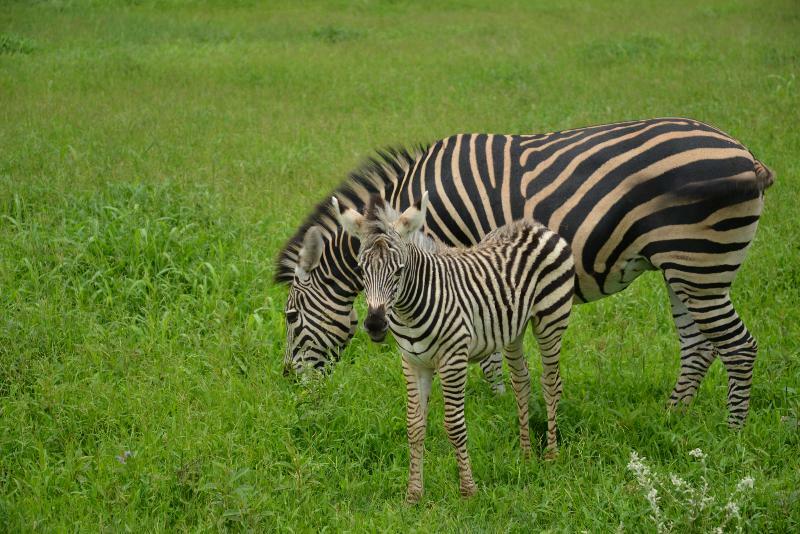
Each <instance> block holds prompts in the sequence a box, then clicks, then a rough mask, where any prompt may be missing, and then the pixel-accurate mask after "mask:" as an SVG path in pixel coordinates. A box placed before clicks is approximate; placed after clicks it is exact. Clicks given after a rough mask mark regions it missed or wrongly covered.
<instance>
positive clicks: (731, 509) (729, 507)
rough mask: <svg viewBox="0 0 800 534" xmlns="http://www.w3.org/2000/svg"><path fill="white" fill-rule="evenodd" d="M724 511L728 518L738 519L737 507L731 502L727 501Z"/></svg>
mask: <svg viewBox="0 0 800 534" xmlns="http://www.w3.org/2000/svg"><path fill="white" fill-rule="evenodd" d="M725 511H726V512H728V515H729V516H730V517H736V518H738V517H739V505H738V504H736V503H735V502H733V501H728V504H726V505H725Z"/></svg>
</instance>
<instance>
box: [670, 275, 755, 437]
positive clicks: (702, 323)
mask: <svg viewBox="0 0 800 534" xmlns="http://www.w3.org/2000/svg"><path fill="white" fill-rule="evenodd" d="M674 289H675V293H677V295H678V297H680V299H681V301H682V302H683V303H684V305H685V306H686V308H687V309H688V310H689V312H690V313H691V314H692V318H693V319H694V321H695V323H697V326H698V327H699V328H700V331H701V332H703V334H704V335H705V336H706V338H707V339H708V340H709V341H711V343H712V344H713V345H714V347H715V348H716V350H717V354H719V358H720V360H722V364H723V365H724V366H725V370H726V371H727V372H728V425H729V426H730V427H731V428H741V426H742V425H743V424H744V421H745V419H746V418H747V412H748V409H749V407H750V385H751V383H752V381H753V364H754V363H755V359H756V354H757V353H758V344H757V343H756V340H755V339H754V338H753V336H751V335H750V332H748V331H747V328H746V327H745V326H744V323H743V322H742V320H741V319H740V318H739V315H738V314H737V313H736V310H735V309H734V308H733V303H732V302H731V300H730V296H729V295H728V293H727V291H726V292H725V293H723V294H721V295H703V294H689V293H687V292H685V291H683V290H682V288H681V287H680V286H678V287H675V288H674Z"/></svg>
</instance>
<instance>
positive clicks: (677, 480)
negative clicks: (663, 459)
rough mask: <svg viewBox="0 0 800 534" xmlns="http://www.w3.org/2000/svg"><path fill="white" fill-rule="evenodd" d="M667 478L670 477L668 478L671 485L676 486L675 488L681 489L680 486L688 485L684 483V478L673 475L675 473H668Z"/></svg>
mask: <svg viewBox="0 0 800 534" xmlns="http://www.w3.org/2000/svg"><path fill="white" fill-rule="evenodd" d="M669 478H670V480H671V481H672V485H673V486H675V488H676V489H681V488H684V487H686V486H687V485H688V484H687V483H686V481H685V480H683V479H682V478H681V477H679V476H675V475H673V474H670V475H669Z"/></svg>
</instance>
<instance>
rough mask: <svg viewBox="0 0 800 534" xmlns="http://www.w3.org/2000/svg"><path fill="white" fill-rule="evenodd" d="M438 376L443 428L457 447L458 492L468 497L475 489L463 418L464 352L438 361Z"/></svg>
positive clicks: (465, 359) (465, 366)
mask: <svg viewBox="0 0 800 534" xmlns="http://www.w3.org/2000/svg"><path fill="white" fill-rule="evenodd" d="M438 371H439V377H440V378H441V381H442V396H443V397H444V428H445V430H446V431H447V437H448V438H449V439H450V443H452V444H453V447H454V448H455V450H456V460H457V461H458V477H459V481H460V488H461V495H462V496H463V497H471V496H472V495H474V494H475V492H476V491H477V487H476V486H475V481H474V480H473V478H472V466H471V465H470V461H469V452H467V421H466V419H465V418H464V391H465V389H466V384H467V354H466V352H459V353H456V354H453V355H451V356H449V357H443V358H441V360H440V361H439V369H438Z"/></svg>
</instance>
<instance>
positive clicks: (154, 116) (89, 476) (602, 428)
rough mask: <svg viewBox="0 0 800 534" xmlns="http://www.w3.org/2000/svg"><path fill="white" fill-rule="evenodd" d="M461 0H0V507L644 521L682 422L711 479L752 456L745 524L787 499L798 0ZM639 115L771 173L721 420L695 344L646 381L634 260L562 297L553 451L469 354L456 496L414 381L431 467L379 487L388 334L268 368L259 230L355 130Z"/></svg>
mask: <svg viewBox="0 0 800 534" xmlns="http://www.w3.org/2000/svg"><path fill="white" fill-rule="evenodd" d="M462 4H464V5H462ZM486 4H487V5H484V3H483V2H466V3H461V2H444V3H442V5H441V6H440V7H439V8H438V9H435V10H434V9H432V8H430V7H429V6H428V3H423V2H419V3H417V2H410V1H409V2H404V1H396V2H389V1H387V2H379V1H366V0H365V1H361V2H355V3H350V2H336V3H325V4H310V3H302V4H300V3H294V2H292V3H289V2H287V3H282V4H277V3H271V4H270V7H261V6H260V3H259V2H245V1H243V2H230V3H229V4H226V5H221V4H219V3H216V2H169V1H164V2H155V1H153V2H150V1H146V0H143V1H141V2H136V1H131V2H99V1H90V0H87V1H82V0H51V1H41V2H35V3H33V2H11V3H8V2H7V3H5V4H4V6H3V9H2V10H0V310H1V311H0V525H2V526H0V530H10V531H17V530H26V531H27V530H41V531H54V530H55V531H67V530H81V531H83V530H108V531H120V530H123V529H127V530H135V531H145V530H146V531H151V530H207V529H232V530H239V529H254V530H257V531H258V530H267V529H270V528H274V527H279V528H282V529H289V528H292V529H294V530H296V531H309V530H317V529H321V528H324V527H327V528H329V529H332V530H348V529H352V530H356V529H365V530H420V531H421V530H425V531H427V530H430V529H438V530H441V531H464V530H475V531H483V530H488V531H506V530H520V531H530V530H542V529H551V530H555V531H578V530H582V529H583V530H589V531H609V530H617V529H622V530H625V531H634V532H638V531H650V530H651V529H652V526H651V525H652V524H651V523H650V521H649V519H648V518H647V515H648V513H649V512H648V508H647V503H646V501H645V499H644V497H643V495H642V493H641V491H640V490H639V489H638V488H637V486H636V484H635V481H634V479H633V477H632V476H631V474H630V473H628V472H627V470H626V464H627V462H628V458H629V455H630V452H631V450H636V451H638V452H639V453H640V454H642V455H644V456H646V457H647V458H648V460H649V462H650V464H651V466H652V467H653V468H654V469H656V470H658V471H659V472H662V473H669V472H672V473H675V474H678V475H680V476H684V477H687V478H691V476H694V475H696V469H695V467H694V464H693V462H692V461H691V460H690V459H689V458H688V456H687V452H688V451H689V450H691V449H694V448H695V447H700V448H702V449H703V450H704V451H706V452H707V453H709V455H710V458H709V466H710V472H709V483H710V484H711V487H712V490H713V491H714V492H715V493H716V494H718V495H727V493H728V492H729V491H730V490H731V489H732V488H733V487H734V486H735V485H736V483H737V481H738V480H739V479H741V478H742V477H743V476H745V475H752V476H754V477H755V480H756V484H755V489H754V491H753V493H752V498H751V499H750V500H749V501H748V503H747V504H746V505H745V507H744V509H743V515H744V516H745V517H746V518H747V525H748V526H749V528H751V529H753V530H758V531H776V532H777V531H792V530H794V531H796V530H797V529H798V528H800V492H798V490H797V488H798V487H800V460H799V459H798V458H799V455H798V450H800V449H799V448H798V447H800V430H799V429H798V426H797V420H798V418H799V417H800V395H798V390H797V388H798V387H800V384H798V377H800V311H798V307H797V303H798V301H800V261H799V260H800V246H798V241H797V236H798V230H800V224H799V223H798V222H797V216H798V211H797V210H798V208H797V206H798V205H800V194H798V186H800V182H799V181H798V178H797V177H798V174H800V164H798V159H797V156H798V153H800V133H799V132H800V130H798V124H799V123H800V106H798V102H800V98H798V97H799V96H800V95H799V94H798V80H797V77H798V74H800V41H799V40H798V39H797V36H798V35H799V34H800V8H798V6H797V4H796V2H793V1H792V0H782V1H769V2H755V1H753V2H744V1H737V2H720V1H718V2H711V3H704V4H705V5H704V7H697V6H696V3H695V2H689V1H679V2H670V3H653V5H650V6H643V5H642V2H639V1H637V2H633V1H623V2H607V3H605V4H604V5H601V4H599V3H583V2H552V1H538V2H510V3H505V4H504V6H503V8H502V9H496V8H491V7H489V4H493V3H490V2H486ZM665 115H685V116H691V117H694V118H697V119H700V120H705V121H708V122H711V123H712V124H715V125H717V126H719V127H721V128H722V129H724V130H726V131H728V132H729V133H731V134H733V135H734V136H736V137H737V138H739V139H740V140H741V141H742V142H743V143H745V144H746V145H747V146H748V147H750V148H751V149H752V150H753V151H754V152H755V153H756V154H757V156H758V157H759V158H760V159H762V160H763V161H765V162H766V163H767V164H768V165H770V166H771V167H772V168H773V169H774V170H775V171H776V172H777V176H778V179H777V183H776V184H775V185H774V186H773V187H772V188H771V189H770V190H769V192H768V194H767V202H766V209H765V213H764V216H763V218H762V223H761V226H760V228H759V232H758V236H757V239H756V242H755V243H754V245H753V246H752V249H751V251H750V254H749V258H748V261H747V262H746V264H745V266H744V268H743V269H742V270H741V272H740V275H739V278H738V279H737V281H736V284H735V286H734V290H733V297H734V300H735V302H736V303H737V307H738V309H739V311H740V314H741V315H742V316H743V317H744V319H745V321H746V323H747V324H748V326H749V328H750V329H751V330H752V332H753V333H754V334H755V336H756V337H757V338H758V340H759V342H760V346H761V351H760V356H759V359H758V361H757V365H756V373H755V379H754V386H753V403H752V410H751V416H750V419H749V422H748V424H747V426H746V428H745V429H744V430H743V431H742V432H740V433H733V432H730V431H729V430H727V428H726V426H725V423H724V422H725V416H726V412H725V393H726V382H725V376H724V372H723V370H722V368H721V366H720V364H719V363H715V364H714V366H713V368H712V370H711V373H710V376H709V377H708V378H707V379H706V381H705V382H704V384H703V386H702V389H701V391H700V393H699V395H698V398H697V400H696V402H695V403H694V404H693V405H692V406H691V407H690V408H689V410H688V411H687V413H685V414H669V413H667V412H666V411H665V410H664V408H663V405H664V401H665V400H666V397H667V395H668V393H669V391H670V389H671V387H672V385H673V382H674V380H675V378H676V376H677V367H678V358H677V351H678V344H677V339H676V337H675V335H674V333H673V326H672V324H671V320H670V318H669V309H668V304H667V298H666V294H665V290H664V288H663V287H661V283H660V280H659V278H658V276H657V275H655V274H651V275H648V276H645V277H643V278H642V279H641V280H640V281H638V282H637V283H636V284H634V286H633V287H632V288H630V289H629V290H628V291H626V292H624V293H623V294H621V295H618V296H615V297H613V298H610V299H607V300H605V301H603V302H600V303H597V304H594V305H589V306H582V307H580V308H578V309H577V310H576V312H575V316H574V320H573V322H572V326H571V329H570V331H569V332H568V335H567V339H566V347H565V351H564V357H563V359H562V370H563V377H564V387H565V398H564V401H563V403H562V405H561V410H560V413H559V425H560V432H561V434H560V440H561V454H560V457H559V458H558V460H556V461H554V462H550V463H544V462H542V461H540V460H539V459H538V458H534V459H533V460H531V461H527V462H526V461H523V460H522V459H521V458H520V454H519V449H518V445H517V424H516V413H515V410H514V403H513V400H512V396H511V395H507V396H505V397H503V398H494V397H493V395H492V394H491V392H490V389H489V387H488V386H487V385H486V384H485V383H484V382H482V380H481V379H480V376H479V373H478V370H477V369H473V370H472V371H471V375H470V381H469V384H468V401H467V412H468V424H469V429H470V452H471V454H472V460H473V466H474V471H475V476H476V480H477V482H478V483H479V485H480V493H479V494H478V496H477V497H476V498H474V499H472V500H470V501H463V500H461V499H460V498H459V497H458V482H457V476H456V469H455V459H454V455H453V453H452V450H451V447H450V445H449V443H448V442H447V439H446V437H445V435H444V431H443V427H442V405H441V393H440V391H439V390H438V389H436V388H435V390H434V391H435V392H434V397H433V398H434V400H433V406H432V413H431V418H430V425H429V431H428V440H427V442H426V447H427V452H426V457H425V460H426V471H425V474H426V492H427V493H426V496H425V498H424V500H423V502H422V503H421V505H420V506H418V507H408V506H405V505H404V504H402V498H403V494H404V488H405V483H406V468H407V458H408V450H407V445H406V439H405V420H404V409H405V408H404V406H405V394H404V386H403V382H402V378H401V371H400V363H399V358H398V356H397V355H396V352H395V350H394V349H393V348H391V347H378V346H374V345H371V344H370V343H369V341H368V339H367V338H366V336H364V334H363V333H359V334H358V335H357V336H356V339H355V340H354V342H353V343H352V345H351V346H350V348H349V349H348V350H347V352H346V353H345V356H344V360H345V361H344V362H343V363H342V364H341V365H340V366H339V367H338V368H337V369H336V371H335V372H334V373H333V375H332V376H331V377H330V378H329V379H327V380H324V381H320V382H318V383H312V384H310V385H309V386H307V387H299V386H297V385H293V384H290V383H289V382H287V381H286V380H284V379H283V377H282V376H281V357H282V344H283V339H284V334H283V318H282V308H283V301H284V299H285V296H286V290H285V288H282V287H274V286H273V285H272V283H271V275H272V265H273V259H274V257H275V255H276V253H277V251H278V250H279V248H280V246H281V244H282V242H283V241H284V240H285V239H286V238H287V237H288V236H289V235H290V234H291V233H292V231H293V229H294V228H295V227H296V226H297V224H299V222H300V221H301V220H302V219H303V218H304V216H305V214H306V212H307V210H308V209H309V208H310V207H311V206H312V205H313V204H314V203H316V202H318V201H319V200H321V199H322V198H324V196H325V194H326V193H327V191H328V189H330V188H332V187H333V186H334V185H335V184H337V183H338V182H339V181H340V180H341V179H342V178H343V177H344V175H345V173H346V172H347V171H348V170H349V169H351V168H352V167H354V166H355V165H356V164H357V163H358V162H359V160H360V159H361V158H362V157H364V156H365V155H367V154H368V153H369V152H370V150H371V149H373V148H375V147H380V146H384V145H387V144H402V143H416V142H421V141H430V140H434V139H437V138H439V137H442V136H445V135H448V134H451V133H455V132H461V131H487V132H528V133H530V132H541V131H549V130H554V129H561V128H569V127H578V126H582V125H586V124H593V123H601V122H608V121H617V120H624V119H630V118H642V117H653V116H665ZM529 348H531V354H532V356H531V357H530V361H531V364H532V368H533V370H534V376H535V375H536V374H537V373H538V370H539V369H540V365H539V364H538V363H537V358H536V357H535V356H533V354H535V351H533V349H532V347H529ZM534 395H535V397H534V400H533V403H532V416H531V417H532V424H533V427H534V431H535V434H536V435H537V436H538V437H539V439H540V440H541V438H542V436H543V432H544V428H543V427H544V420H545V414H544V407H543V402H542V400H541V396H540V392H539V388H538V387H536V388H534ZM126 450H128V451H131V453H132V455H131V456H130V457H129V458H128V459H127V461H126V462H125V463H124V464H123V463H120V461H118V460H117V456H119V455H121V454H123V451H126ZM693 474H694V475H693ZM671 513H676V512H675V511H674V510H673V511H672V512H671Z"/></svg>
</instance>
